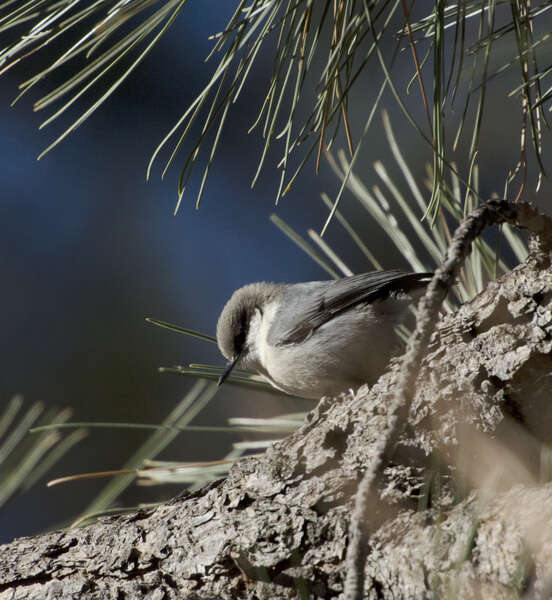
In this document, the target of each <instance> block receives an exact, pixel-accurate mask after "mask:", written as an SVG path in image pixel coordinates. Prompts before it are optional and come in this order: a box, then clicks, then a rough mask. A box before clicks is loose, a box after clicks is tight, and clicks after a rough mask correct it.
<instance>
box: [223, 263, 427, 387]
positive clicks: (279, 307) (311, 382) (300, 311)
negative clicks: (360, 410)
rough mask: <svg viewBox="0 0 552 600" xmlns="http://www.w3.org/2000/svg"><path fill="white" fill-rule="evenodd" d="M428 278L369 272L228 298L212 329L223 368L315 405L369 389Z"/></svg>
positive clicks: (254, 288) (247, 290)
mask: <svg viewBox="0 0 552 600" xmlns="http://www.w3.org/2000/svg"><path fill="white" fill-rule="evenodd" d="M432 275H433V274H432V273H429V272H428V273H407V272H403V271H398V270H390V271H371V272H367V273H360V274H357V275H351V276H349V277H344V278H342V279H337V280H330V281H309V282H304V283H293V284H282V283H268V282H259V283H251V284H248V285H245V286H244V287H241V288H239V289H238V290H236V291H235V292H234V293H233V294H232V296H231V297H230V299H229V300H228V302H227V303H226V305H225V306H224V308H223V310H222V312H221V314H220V317H219V319H218V323H217V333H216V337H217V344H218V347H219V350H220V351H221V353H222V355H223V356H224V357H225V358H226V359H227V361H228V363H227V365H226V367H225V369H224V370H223V372H222V375H221V376H220V378H219V385H221V384H222V383H223V382H224V381H225V380H226V379H227V377H228V376H229V375H230V373H231V372H232V369H234V368H235V367H238V368H240V369H247V370H253V371H256V372H257V373H258V374H259V375H261V376H262V378H263V379H264V380H266V381H267V382H268V383H270V384H271V385H272V386H273V387H274V388H276V389H278V390H280V391H282V392H285V393H286V394H290V395H292V396H298V397H300V398H310V399H319V398H321V397H323V396H336V395H338V394H340V393H341V392H345V391H348V390H355V389H358V387H360V386H361V385H362V384H364V383H368V384H373V383H374V382H375V381H376V380H377V379H378V377H379V376H380V375H381V374H382V373H383V372H384V370H385V368H386V366H387V364H388V362H389V359H390V358H391V356H392V355H393V354H394V353H396V352H397V350H398V349H399V348H400V344H399V340H398V338H397V336H396V333H395V331H394V330H395V327H396V326H397V325H399V324H400V323H402V322H403V321H404V319H405V317H406V315H407V313H408V309H409V307H411V306H413V304H414V303H415V302H416V300H417V299H418V298H419V297H420V296H421V295H422V293H423V292H424V290H425V287H426V285H427V284H428V283H429V281H430V279H431V277H432Z"/></svg>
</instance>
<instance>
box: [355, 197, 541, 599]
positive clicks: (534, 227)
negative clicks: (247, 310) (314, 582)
mask: <svg viewBox="0 0 552 600" xmlns="http://www.w3.org/2000/svg"><path fill="white" fill-rule="evenodd" d="M504 222H507V223H510V224H512V225H516V226H518V227H521V228H523V229H528V230H529V231H530V232H531V233H533V234H534V235H535V236H536V237H537V239H538V247H537V245H535V244H534V245H533V248H534V250H538V251H540V252H548V253H549V252H551V251H552V219H551V218H550V217H547V216H545V215H543V214H541V213H539V212H538V211H537V210H536V209H535V208H534V207H533V206H531V205H530V204H527V203H519V204H514V203H511V202H507V201H505V200H491V201H489V202H488V203H487V204H485V205H484V206H481V207H479V208H477V209H476V210H474V211H473V212H471V213H470V214H469V215H468V216H467V217H466V218H465V219H464V221H463V222H462V223H461V224H460V225H459V227H458V228H457V229H456V231H455V233H454V236H453V238H452V241H451V243H450V245H449V248H448V251H447V257H446V259H445V261H444V262H443V263H442V264H441V266H440V267H439V268H438V269H437V270H436V271H435V274H434V276H433V278H432V280H431V282H430V283H429V285H428V287H427V290H426V293H425V295H424V297H423V298H422V299H421V301H420V304H419V307H418V312H417V318H416V329H415V331H414V333H413V334H412V336H411V337H410V340H409V341H408V345H407V349H406V352H405V354H404V356H403V359H402V364H401V368H400V369H399V370H398V379H397V381H396V391H395V394H394V397H393V401H392V402H391V408H390V412H389V423H390V428H389V430H388V432H387V434H386V435H384V436H382V438H381V440H380V442H379V447H377V448H376V451H375V453H374V457H373V459H372V462H371V464H370V465H368V466H367V468H366V471H365V473H364V476H363V478H362V481H361V482H360V485H359V487H358V490H357V493H356V498H355V508H354V512H353V515H352V518H351V522H350V526H349V547H348V550H347V578H346V581H345V594H344V597H345V600H362V598H364V566H365V564H366V557H367V554H368V544H369V533H370V529H371V527H370V523H368V521H367V519H366V515H367V513H368V511H367V508H368V504H369V500H370V495H371V492H372V491H373V487H374V483H375V481H376V478H377V477H378V475H379V474H380V473H381V471H382V469H383V468H384V467H385V465H386V464H387V462H388V460H389V459H390V457H391V455H392V454H393V451H394V449H395V446H396V443H397V441H398V439H399V436H400V435H401V433H402V430H403V426H404V423H406V421H407V417H408V414H409V412H410V406H411V403H412V399H413V397H414V390H415V384H416V378H417V376H418V373H419V370H420V365H421V362H422V360H423V358H424V355H425V350H426V348H427V346H428V343H429V340H430V337H431V334H432V332H433V329H434V327H435V324H436V321H437V317H438V313H439V309H440V307H441V304H442V302H443V300H444V299H445V296H446V295H447V293H448V291H449V290H450V288H451V287H452V285H453V284H454V281H455V279H456V276H457V274H458V271H459V270H460V268H461V266H462V263H463V262H464V259H465V258H466V256H467V255H468V253H469V251H470V249H471V245H472V243H473V242H474V240H475V239H476V238H477V237H478V236H479V235H480V234H481V232H482V231H483V230H484V229H485V228H486V227H488V226H490V225H494V224H500V223H504Z"/></svg>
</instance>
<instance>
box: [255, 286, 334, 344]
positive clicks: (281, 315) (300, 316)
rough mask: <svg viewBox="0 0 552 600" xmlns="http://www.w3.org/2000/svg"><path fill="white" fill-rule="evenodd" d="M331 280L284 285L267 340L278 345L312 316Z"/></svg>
mask: <svg viewBox="0 0 552 600" xmlns="http://www.w3.org/2000/svg"><path fill="white" fill-rule="evenodd" d="M331 283H332V281H308V282H306V283H296V284H291V285H286V286H285V289H284V291H283V293H282V294H281V296H280V297H279V298H278V308H277V310H276V312H275V314H274V320H273V321H272V324H271V327H270V330H269V332H268V336H267V342H268V343H269V344H270V345H271V346H279V345H280V344H283V343H285V342H286V336H287V335H288V334H289V332H290V331H292V330H293V329H295V328H296V327H297V326H298V325H300V324H301V323H303V322H305V321H307V320H308V319H309V318H312V316H313V312H314V311H315V310H316V306H317V301H318V299H319V300H320V301H322V299H323V294H324V291H325V290H327V288H328V285H329V284H331Z"/></svg>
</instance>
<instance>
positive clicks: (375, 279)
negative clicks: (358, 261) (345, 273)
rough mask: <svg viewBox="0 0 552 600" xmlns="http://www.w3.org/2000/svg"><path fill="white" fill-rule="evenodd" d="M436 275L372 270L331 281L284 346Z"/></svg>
mask: <svg viewBox="0 0 552 600" xmlns="http://www.w3.org/2000/svg"><path fill="white" fill-rule="evenodd" d="M432 275H433V274H432V273H404V272H402V271H372V272H370V273H361V274H359V275H352V276H351V277H345V278H343V279H338V280H337V281H333V282H330V283H329V284H328V285H327V286H324V287H323V289H322V290H321V291H319V292H318V293H315V294H312V295H311V298H310V299H309V302H308V304H307V305H306V306H303V307H302V311H301V313H300V316H299V318H298V319H297V320H296V321H295V324H294V325H293V327H291V328H289V329H288V330H287V331H285V332H284V333H283V335H282V336H281V337H280V339H279V343H280V344H293V343H297V342H300V341H302V340H304V339H306V338H307V337H308V336H309V335H311V334H312V332H313V331H314V330H315V329H317V328H318V327H320V326H321V325H324V323H327V322H328V321H330V320H331V319H333V317H335V316H336V315H338V314H340V313H342V312H344V311H346V310H348V309H349V308H352V307H353V306H356V305H358V304H361V303H363V302H374V301H376V300H378V299H384V298H387V297H388V296H389V295H390V294H391V293H393V292H406V293H408V292H409V291H412V290H414V289H417V288H420V287H423V286H424V285H426V284H427V282H428V279H429V278H430V277H431V276H432Z"/></svg>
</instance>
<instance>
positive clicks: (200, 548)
mask: <svg viewBox="0 0 552 600" xmlns="http://www.w3.org/2000/svg"><path fill="white" fill-rule="evenodd" d="M551 332H552V272H551V271H550V264H549V261H546V264H542V262H537V261H536V260H535V259H529V260H528V261H527V262H526V263H524V264H523V265H520V266H519V267H518V268H516V269H514V270H513V271H512V272H511V273H509V274H507V275H506V276H504V277H503V278H502V279H501V280H500V281H499V282H496V283H491V284H490V285H489V286H488V288H487V290H486V291H485V292H484V293H482V294H481V295H479V296H478V297H477V298H476V299H474V301H472V302H471V303H469V304H467V305H465V306H463V307H462V308H461V309H460V310H459V311H458V312H457V313H456V314H454V315H449V316H446V317H444V318H443V319H442V320H441V323H440V324H439V326H438V328H437V331H436V333H435V334H434V336H433V338H432V342H431V345H430V347H429V348H428V353H427V356H426V359H425V361H424V364H423V366H422V369H421V370H420V372H419V375H418V379H417V383H416V393H415V396H414V401H413V404H412V409H411V411H410V417H409V423H408V427H407V428H406V429H405V430H404V433H403V435H402V438H401V441H400V443H399V445H398V447H397V450H396V452H395V453H394V455H393V458H392V462H391V463H389V465H388V466H387V468H386V469H385V472H384V477H383V478H382V480H381V481H379V482H378V487H377V490H378V493H377V494H375V496H374V499H373V513H372V517H373V526H372V527H371V531H372V533H371V536H370V552H369V555H368V562H367V564H366V597H367V598H416V599H419V598H425V597H438V598H477V597H481V598H515V597H520V596H524V597H528V598H529V597H531V598H533V597H535V598H547V597H550V595H551V593H550V592H551V590H552V587H550V581H551V579H550V575H551V574H552V570H551V568H552V567H551V565H552V562H551V560H550V559H551V558H552V536H551V535H550V534H551V533H552V484H548V483H546V482H547V481H548V479H550V473H549V471H550V468H549V467H548V466H547V465H548V463H549V462H550V460H549V458H548V456H549V453H548V450H547V448H548V444H550V443H551V442H552V426H551V425H552V410H551V407H550V403H551V398H550V390H551V389H552V387H551V385H550V383H551V379H552V358H551V353H550V352H551V349H552V336H551ZM376 350H377V349H376ZM393 369H397V364H395V365H394V366H392V368H391V370H390V372H389V373H386V374H385V375H383V376H382V377H381V378H380V380H379V381H378V382H377V384H376V385H374V386H373V387H372V388H371V389H368V388H366V387H363V388H361V389H360V390H358V392H357V393H356V394H350V395H344V396H342V397H340V398H336V399H323V400H322V401H321V402H320V403H319V405H318V406H317V407H316V409H315V410H313V411H312V413H310V414H309V416H308V418H307V421H306V423H305V424H304V426H303V427H301V429H299V430H298V431H297V432H296V433H295V434H293V435H292V436H290V437H289V438H288V439H286V440H285V441H283V442H282V443H279V444H277V445H275V446H273V447H271V448H270V449H269V450H268V451H267V452H266V454H265V455H264V456H263V457H261V458H246V459H243V460H241V461H239V462H238V463H237V464H236V465H235V466H234V467H233V468H232V470H231V472H230V475H229V476H228V477H227V478H226V479H224V480H221V481H218V482H216V483H214V484H211V485H209V486H207V487H205V488H203V489H201V490H199V491H197V492H194V493H185V494H183V495H182V496H180V497H178V498H176V499H174V500H173V501H171V502H170V503H168V504H166V505H163V506H161V507H159V508H157V509H156V510H153V511H145V512H139V513H136V514H133V515H130V516H128V515H127V516H121V517H112V518H104V519H101V520H100V521H99V522H98V523H96V524H94V525H91V526H89V527H85V528H82V529H75V530H71V531H69V532H65V533H61V532H56V533H51V534H46V535H42V536H38V537H34V538H22V539H19V540H15V541H14V542H12V543H11V544H7V545H5V546H3V547H1V548H0V600H7V599H18V598H37V599H41V600H43V599H45V598H98V599H99V598H102V599H103V598H120V599H122V598H148V599H149V598H151V599H156V600H157V599H159V600H161V599H172V598H174V599H176V598H194V599H200V598H201V599H210V598H212V599H215V598H217V599H219V598H222V599H227V598H228V599H235V598H244V599H245V598H267V599H268V598H270V599H277V598H297V597H300V598H337V597H339V595H340V594H341V592H342V590H343V581H344V575H345V573H344V569H345V567H344V557H345V553H346V548H347V530H348V523H349V515H350V512H351V507H352V500H353V496H354V492H355V490H356V487H357V485H358V481H359V479H360V477H361V476H362V472H363V469H364V468H365V466H366V464H367V463H368V462H369V461H370V459H371V457H372V456H373V453H374V448H375V447H376V446H377V441H378V439H380V436H381V435H382V432H383V431H385V428H386V427H387V426H388V423H387V420H386V418H387V406H388V401H389V398H392V397H393V392H394V388H393V385H394V383H393V382H394V373H393Z"/></svg>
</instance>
